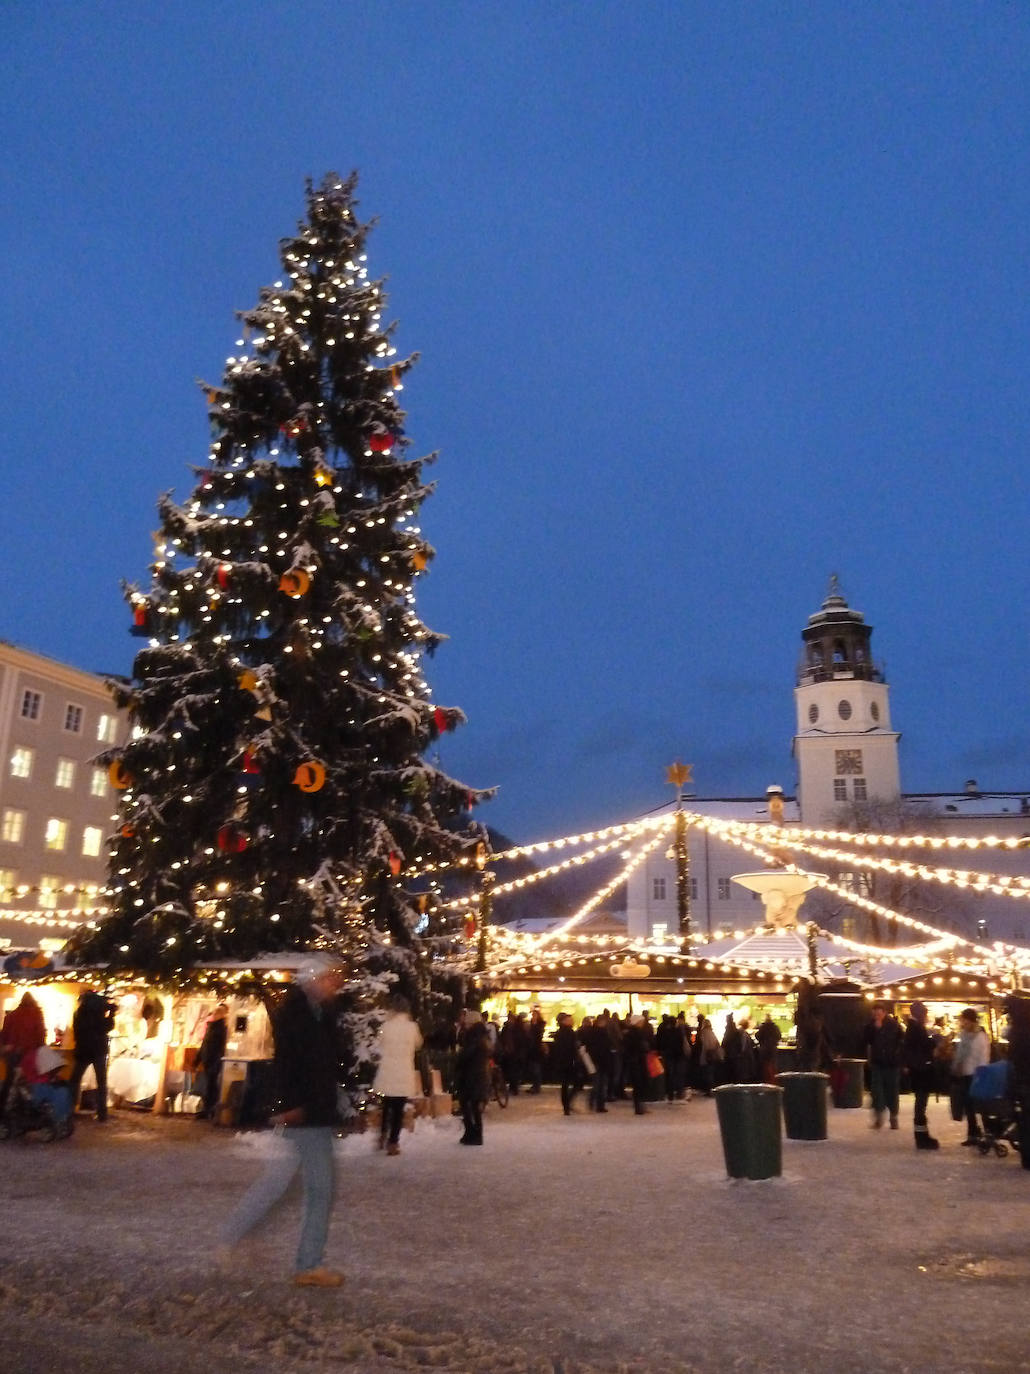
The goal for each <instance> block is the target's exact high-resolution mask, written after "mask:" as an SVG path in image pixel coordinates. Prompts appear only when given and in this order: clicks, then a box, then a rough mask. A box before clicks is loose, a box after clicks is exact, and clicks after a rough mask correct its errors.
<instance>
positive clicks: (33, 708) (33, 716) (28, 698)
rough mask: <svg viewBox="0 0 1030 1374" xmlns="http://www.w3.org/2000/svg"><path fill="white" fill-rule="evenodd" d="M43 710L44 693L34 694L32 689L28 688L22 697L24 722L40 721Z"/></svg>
mask: <svg viewBox="0 0 1030 1374" xmlns="http://www.w3.org/2000/svg"><path fill="white" fill-rule="evenodd" d="M42 710H43V693H42V692H34V691H33V690H32V689H31V688H30V687H26V688H25V691H24V692H23V693H22V697H21V718H22V720H39V717H40V712H41V711H42Z"/></svg>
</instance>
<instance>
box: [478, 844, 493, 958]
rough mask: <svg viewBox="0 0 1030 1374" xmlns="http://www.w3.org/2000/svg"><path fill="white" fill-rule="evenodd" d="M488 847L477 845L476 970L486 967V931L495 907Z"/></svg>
mask: <svg viewBox="0 0 1030 1374" xmlns="http://www.w3.org/2000/svg"><path fill="white" fill-rule="evenodd" d="M486 861H487V849H486V845H485V844H479V845H477V847H476V867H477V868H478V869H479V870H480V886H479V914H478V920H477V922H476V924H477V931H476V972H477V973H482V972H483V970H484V969H485V968H486V932H487V927H488V926H489V924H490V918H491V915H492V913H493V907H494V875H493V874H492V873H491V872H490V870H489V869H488V868H487V867H486Z"/></svg>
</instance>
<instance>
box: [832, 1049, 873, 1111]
mask: <svg viewBox="0 0 1030 1374" xmlns="http://www.w3.org/2000/svg"><path fill="white" fill-rule="evenodd" d="M830 1084H831V1086H832V1088H833V1105H834V1106H835V1107H861V1105H862V1102H863V1100H864V1095H865V1060H864V1059H838V1060H837V1065H836V1076H835V1077H834V1076H832V1075H831V1078H830Z"/></svg>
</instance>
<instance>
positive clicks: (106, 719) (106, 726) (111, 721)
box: [97, 714, 118, 744]
mask: <svg viewBox="0 0 1030 1374" xmlns="http://www.w3.org/2000/svg"><path fill="white" fill-rule="evenodd" d="M117 733H118V717H117V716H109V715H106V714H104V715H101V717H100V721H99V723H98V725H97V739H98V740H99V741H100V743H101V744H114V742H115V738H116V735H117Z"/></svg>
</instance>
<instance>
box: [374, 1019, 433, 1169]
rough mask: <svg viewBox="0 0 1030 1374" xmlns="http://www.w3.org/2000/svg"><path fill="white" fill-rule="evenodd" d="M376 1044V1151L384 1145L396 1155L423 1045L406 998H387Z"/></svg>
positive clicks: (420, 1033) (390, 1152)
mask: <svg viewBox="0 0 1030 1374" xmlns="http://www.w3.org/2000/svg"><path fill="white" fill-rule="evenodd" d="M377 1044H378V1048H379V1067H378V1068H377V1069H376V1076H375V1081H374V1082H373V1084H372V1086H373V1088H374V1089H375V1091H376V1092H377V1093H379V1094H380V1096H381V1097H382V1099H383V1122H382V1126H381V1127H380V1130H379V1148H380V1149H382V1148H383V1146H384V1145H385V1146H386V1153H387V1154H388V1155H399V1154H400V1152H401V1147H400V1134H401V1124H402V1122H403V1121H404V1104H405V1102H406V1101H407V1100H408V1098H409V1097H410V1096H411V1090H412V1087H413V1086H414V1082H415V1053H416V1051H417V1050H418V1048H419V1046H420V1045H421V1044H422V1032H421V1031H420V1030H419V1028H418V1026H417V1025H416V1024H415V1021H414V1019H413V1017H412V1015H411V1008H410V1007H409V1005H408V1002H407V999H406V998H404V997H401V996H399V995H397V994H395V995H394V996H392V997H391V998H390V1000H389V1002H388V1003H387V1015H386V1020H385V1021H384V1022H383V1024H382V1026H381V1027H380V1028H379V1038H378V1041H377Z"/></svg>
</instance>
